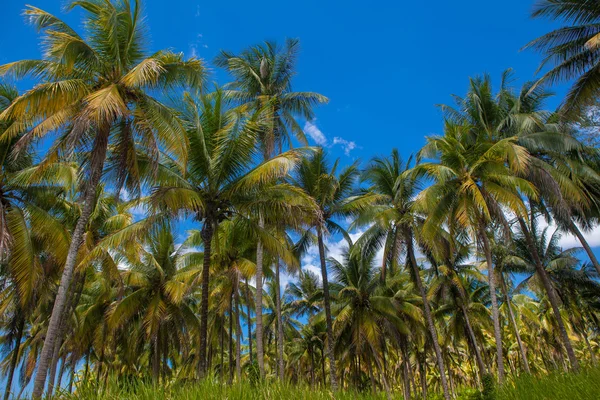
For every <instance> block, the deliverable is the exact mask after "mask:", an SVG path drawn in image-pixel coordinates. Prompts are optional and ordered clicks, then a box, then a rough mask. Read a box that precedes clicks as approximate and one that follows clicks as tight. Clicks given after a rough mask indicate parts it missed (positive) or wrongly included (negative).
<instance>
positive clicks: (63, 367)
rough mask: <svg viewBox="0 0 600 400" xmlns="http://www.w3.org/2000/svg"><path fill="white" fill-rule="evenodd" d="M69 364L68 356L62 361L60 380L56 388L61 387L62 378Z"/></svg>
mask: <svg viewBox="0 0 600 400" xmlns="http://www.w3.org/2000/svg"><path fill="white" fill-rule="evenodd" d="M66 365H67V356H65V357H63V359H62V362H61V364H60V370H59V371H58V381H57V382H56V383H55V385H54V386H55V388H56V390H58V389H60V388H61V385H62V378H63V375H64V373H65V367H66Z"/></svg>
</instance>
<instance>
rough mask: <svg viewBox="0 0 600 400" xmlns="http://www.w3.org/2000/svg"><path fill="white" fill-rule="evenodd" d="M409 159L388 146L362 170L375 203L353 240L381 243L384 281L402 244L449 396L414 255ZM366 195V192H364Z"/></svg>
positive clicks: (370, 248) (371, 246) (365, 248)
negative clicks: (362, 230) (359, 234)
mask: <svg viewBox="0 0 600 400" xmlns="http://www.w3.org/2000/svg"><path fill="white" fill-rule="evenodd" d="M411 163H412V160H411V159H409V160H408V161H407V162H406V163H404V162H403V161H402V159H401V158H400V155H399V153H398V150H396V149H394V150H392V154H391V156H390V157H388V158H374V159H373V160H372V161H371V163H370V164H369V166H368V167H367V169H366V170H365V171H364V173H363V180H364V181H366V182H369V183H370V184H371V187H370V188H369V192H370V193H375V194H377V195H379V196H380V198H379V199H378V202H377V204H376V205H374V206H372V207H368V208H366V209H365V210H364V211H363V212H362V213H361V214H362V215H361V216H360V217H359V218H358V219H357V221H356V222H355V223H354V225H358V226H360V225H369V224H370V225H371V227H369V229H368V230H367V231H366V232H365V234H364V235H363V236H362V237H361V238H360V239H359V241H358V242H357V248H361V247H362V252H363V254H364V253H365V252H370V253H373V252H374V251H376V250H378V249H379V247H383V249H384V254H383V264H382V268H381V281H382V284H384V285H385V280H386V272H387V266H388V265H389V266H390V269H391V270H390V273H391V274H394V268H395V265H396V264H397V262H398V257H399V254H398V253H399V250H400V249H399V247H400V245H402V244H403V245H404V246H405V247H406V253H407V254H406V255H407V257H406V259H407V264H408V265H409V266H410V270H411V274H412V277H413V279H414V280H415V285H416V287H417V290H418V291H419V294H420V295H421V299H422V301H423V310H424V313H425V319H426V322H427V328H428V330H429V334H430V336H431V340H432V343H433V348H434V351H435V355H436V359H437V363H438V368H439V370H440V378H441V383H442V389H443V391H444V397H445V398H446V399H449V398H450V392H449V391H448V383H447V381H446V373H445V371H446V368H445V367H444V360H443V358H442V352H441V349H440V345H439V342H438V333H437V329H436V327H435V324H434V322H433V317H432V315H431V305H430V304H429V300H428V298H427V289H426V288H425V287H424V285H423V282H422V280H421V275H420V272H419V266H418V264H417V260H416V257H415V248H414V245H415V244H414V242H415V234H414V232H415V230H418V229H419V227H418V226H417V225H418V220H420V216H418V215H417V214H416V213H415V212H414V207H413V199H414V198H415V196H416V195H417V191H418V190H419V182H418V180H417V179H415V177H414V176H412V175H411V174H409V173H407V171H408V170H409V169H410V168H411ZM367 196H368V195H367Z"/></svg>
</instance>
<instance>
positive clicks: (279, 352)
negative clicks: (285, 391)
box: [275, 257, 284, 382]
mask: <svg viewBox="0 0 600 400" xmlns="http://www.w3.org/2000/svg"><path fill="white" fill-rule="evenodd" d="M279 285H280V282H279V257H278V258H277V260H276V261H275V308H276V313H277V361H278V365H279V379H280V380H281V382H283V380H284V360H283V318H282V317H281V287H280V286H279Z"/></svg>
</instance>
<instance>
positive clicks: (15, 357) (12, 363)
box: [4, 317, 25, 400]
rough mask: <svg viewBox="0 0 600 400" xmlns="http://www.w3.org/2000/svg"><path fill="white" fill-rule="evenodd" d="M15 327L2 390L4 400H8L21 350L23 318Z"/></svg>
mask: <svg viewBox="0 0 600 400" xmlns="http://www.w3.org/2000/svg"><path fill="white" fill-rule="evenodd" d="M18 324H19V325H18V326H17V336H15V348H14V349H13V355H12V358H11V360H10V370H9V371H8V377H7V378H6V388H5V389H4V400H8V398H9V397H10V388H11V386H12V381H13V377H14V375H15V369H16V368H17V363H18V361H19V350H20V349H21V339H22V338H23V329H24V328H25V318H23V317H21V318H20V321H19V322H18Z"/></svg>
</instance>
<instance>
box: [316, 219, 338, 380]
mask: <svg viewBox="0 0 600 400" xmlns="http://www.w3.org/2000/svg"><path fill="white" fill-rule="evenodd" d="M317 239H318V242H319V258H320V261H321V277H322V279H323V303H324V306H325V319H326V322H327V357H328V358H329V375H330V380H331V389H332V390H334V391H336V390H337V389H338V385H337V373H336V365H335V354H334V352H333V344H334V339H333V321H332V318H331V303H330V298H329V281H328V279H327V265H326V264H325V245H324V244H323V231H322V229H321V226H318V227H317Z"/></svg>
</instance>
